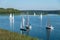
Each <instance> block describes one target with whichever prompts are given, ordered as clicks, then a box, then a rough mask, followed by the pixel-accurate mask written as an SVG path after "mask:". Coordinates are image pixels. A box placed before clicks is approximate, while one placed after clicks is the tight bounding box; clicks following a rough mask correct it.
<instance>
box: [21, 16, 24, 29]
mask: <svg viewBox="0 0 60 40" xmlns="http://www.w3.org/2000/svg"><path fill="white" fill-rule="evenodd" d="M24 26H25V19H24V17H23V16H22V22H21V28H24Z"/></svg>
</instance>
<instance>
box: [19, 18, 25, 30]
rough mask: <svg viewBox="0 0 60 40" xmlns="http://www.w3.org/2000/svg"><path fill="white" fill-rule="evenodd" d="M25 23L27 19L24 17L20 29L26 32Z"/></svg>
mask: <svg viewBox="0 0 60 40" xmlns="http://www.w3.org/2000/svg"><path fill="white" fill-rule="evenodd" d="M24 22H25V19H24V18H23V17H22V23H21V27H20V30H21V31H26V29H25V28H24Z"/></svg>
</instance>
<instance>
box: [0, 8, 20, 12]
mask: <svg viewBox="0 0 60 40" xmlns="http://www.w3.org/2000/svg"><path fill="white" fill-rule="evenodd" d="M0 13H20V10H17V9H13V8H7V9H4V8H0Z"/></svg>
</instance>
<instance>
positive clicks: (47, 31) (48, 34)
mask: <svg viewBox="0 0 60 40" xmlns="http://www.w3.org/2000/svg"><path fill="white" fill-rule="evenodd" d="M50 33H51V29H46V35H47V40H50Z"/></svg>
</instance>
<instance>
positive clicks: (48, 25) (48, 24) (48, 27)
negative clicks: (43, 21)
mask: <svg viewBox="0 0 60 40" xmlns="http://www.w3.org/2000/svg"><path fill="white" fill-rule="evenodd" d="M46 29H54V27H53V26H52V25H51V24H50V23H49V19H48V23H47V27H46Z"/></svg>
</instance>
